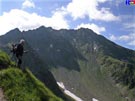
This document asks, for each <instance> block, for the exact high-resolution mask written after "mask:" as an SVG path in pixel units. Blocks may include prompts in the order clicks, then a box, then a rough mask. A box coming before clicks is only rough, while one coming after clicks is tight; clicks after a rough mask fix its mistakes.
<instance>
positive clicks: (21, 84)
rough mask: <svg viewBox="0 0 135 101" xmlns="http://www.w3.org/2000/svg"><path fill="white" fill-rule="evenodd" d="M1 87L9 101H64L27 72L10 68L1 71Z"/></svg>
mask: <svg viewBox="0 0 135 101" xmlns="http://www.w3.org/2000/svg"><path fill="white" fill-rule="evenodd" d="M0 82H1V83H0V87H2V88H3V89H4V94H5V96H6V99H7V100H8V101H13V100H16V101H30V100H32V101H63V100H62V99H60V98H58V97H56V96H55V95H54V94H53V93H52V92H51V91H50V90H49V89H48V88H47V87H46V86H44V84H43V83H41V82H40V81H39V80H38V79H36V78H35V76H34V75H33V74H32V73H31V72H30V71H29V70H26V73H23V72H22V71H21V70H19V69H15V68H8V69H5V70H1V71H0Z"/></svg>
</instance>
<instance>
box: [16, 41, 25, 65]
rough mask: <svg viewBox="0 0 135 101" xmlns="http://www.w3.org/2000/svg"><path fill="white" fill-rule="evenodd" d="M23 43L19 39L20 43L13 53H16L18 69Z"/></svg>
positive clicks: (20, 62)
mask: <svg viewBox="0 0 135 101" xmlns="http://www.w3.org/2000/svg"><path fill="white" fill-rule="evenodd" d="M24 43H25V40H24V39H21V40H20V43H19V44H18V45H17V47H16V52H15V53H16V57H17V66H18V67H21V64H22V56H23V53H24Z"/></svg>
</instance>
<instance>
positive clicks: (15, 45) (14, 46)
mask: <svg viewBox="0 0 135 101" xmlns="http://www.w3.org/2000/svg"><path fill="white" fill-rule="evenodd" d="M17 46H18V44H12V49H11V52H12V53H13V54H16V51H17Z"/></svg>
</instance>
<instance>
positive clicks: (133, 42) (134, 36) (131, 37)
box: [109, 33, 135, 46]
mask: <svg viewBox="0 0 135 101" xmlns="http://www.w3.org/2000/svg"><path fill="white" fill-rule="evenodd" d="M109 39H110V40H112V41H119V42H125V43H126V44H127V45H130V46H135V33H131V34H127V35H121V36H114V35H111V36H110V37H109Z"/></svg>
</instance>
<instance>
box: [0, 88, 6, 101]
mask: <svg viewBox="0 0 135 101" xmlns="http://www.w3.org/2000/svg"><path fill="white" fill-rule="evenodd" d="M0 101H7V100H6V99H5V98H4V94H3V90H2V88H0Z"/></svg>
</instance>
